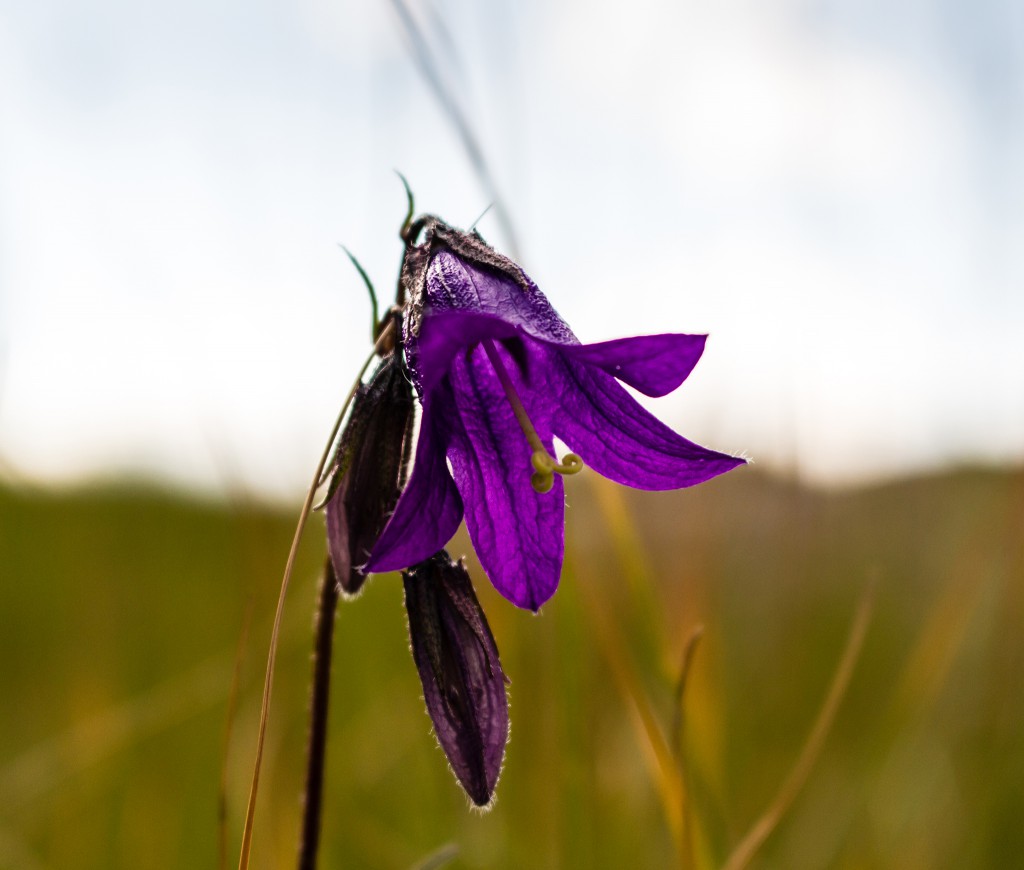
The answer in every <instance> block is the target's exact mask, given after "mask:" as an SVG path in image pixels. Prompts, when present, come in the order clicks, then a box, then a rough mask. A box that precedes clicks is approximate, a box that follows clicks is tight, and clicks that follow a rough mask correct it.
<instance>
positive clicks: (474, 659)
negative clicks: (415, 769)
mask: <svg viewBox="0 0 1024 870" xmlns="http://www.w3.org/2000/svg"><path fill="white" fill-rule="evenodd" d="M402 577H403V579H404V581H405V609H406V611H407V612H408V614H409V635H410V637H411V638H412V655H413V659H415V661H416V668H417V669H418V670H419V673H420V680H421V681H422V683H423V698H424V700H425V701H426V703H427V712H428V713H429V714H430V718H431V720H432V721H433V723H434V733H435V734H436V735H437V739H438V741H439V742H440V744H441V748H442V749H443V750H444V753H445V755H447V756H448V761H449V762H450V763H451V766H452V770H453V772H454V773H455V778H456V779H458V781H459V784H460V785H461V786H462V787H463V788H464V789H465V790H466V793H467V794H468V795H469V797H470V799H471V800H472V801H473V803H475V804H476V805H477V806H480V807H483V806H487V805H488V804H489V803H490V801H491V797H492V796H493V795H494V787H495V785H497V782H498V774H499V773H501V763H502V761H503V759H504V757H505V744H506V742H507V741H508V699H507V697H506V695H505V683H506V679H505V674H504V672H503V671H502V670H501V662H500V661H499V660H498V647H497V645H496V644H495V642H494V636H493V635H492V634H491V629H490V627H489V626H488V625H487V619H486V617H485V616H484V612H483V610H481V609H480V604H479V603H478V602H477V600H476V594H475V593H474V592H473V584H472V583H471V582H470V579H469V574H468V573H467V572H466V569H465V568H464V567H463V565H462V563H461V562H453V561H452V560H451V557H449V555H448V553H446V552H444V551H441V552H440V553H438V554H437V555H436V556H433V557H432V558H430V559H427V561H425V562H421V563H420V564H419V565H416V566H415V567H414V568H412V569H411V570H409V571H405V572H403V574H402Z"/></svg>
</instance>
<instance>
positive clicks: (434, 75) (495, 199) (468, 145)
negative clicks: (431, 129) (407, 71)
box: [391, 0, 521, 261]
mask: <svg viewBox="0 0 1024 870" xmlns="http://www.w3.org/2000/svg"><path fill="white" fill-rule="evenodd" d="M391 5H392V6H394V7H395V12H397V13H398V18H399V20H400V21H401V22H402V27H403V29H404V30H405V35H406V37H408V39H409V44H410V46H411V48H412V52H413V57H414V59H415V61H416V64H417V66H418V67H419V70H420V73H421V74H422V76H423V78H424V79H425V80H426V82H427V84H428V85H429V86H430V89H431V90H432V91H433V93H434V96H435V97H436V98H437V101H438V102H439V103H440V104H441V109H442V110H443V111H444V113H445V115H446V116H447V117H448V120H449V121H450V122H451V125H452V126H453V127H454V128H455V132H456V133H457V134H458V136H459V138H460V139H461V140H462V147H463V148H465V149H466V156H467V157H468V158H469V163H470V165H471V166H472V167H473V170H474V172H476V175H477V178H478V179H480V184H481V186H482V187H483V189H484V194H485V195H486V196H487V198H488V199H489V200H491V202H492V203H493V205H494V214H495V216H496V217H497V218H498V223H499V224H500V225H501V230H502V232H503V233H504V234H505V239H506V241H507V243H508V253H509V255H510V256H511V257H512V259H513V260H517V261H518V260H519V259H521V258H520V256H519V242H518V239H517V234H516V231H515V227H514V226H513V225H512V218H511V216H510V215H509V213H508V209H507V208H506V207H505V200H504V198H503V197H502V196H501V195H500V194H499V193H498V187H497V185H496V184H495V182H494V176H493V175H492V174H491V168H490V165H489V164H488V162H487V158H486V157H485V156H484V151H483V148H482V147H481V145H480V141H479V139H478V138H477V135H476V132H475V131H474V130H473V127H472V126H471V125H470V123H469V121H468V119H467V118H466V114H465V112H463V111H462V108H461V107H460V106H459V104H458V102H457V100H456V99H455V97H454V95H453V93H452V89H451V88H449V87H448V85H447V84H446V83H445V82H444V80H443V78H442V76H441V70H440V67H439V65H438V63H437V57H436V55H435V53H434V52H433V51H432V50H431V48H430V44H429V43H428V41H427V38H426V36H425V35H424V33H423V30H422V28H421V27H420V26H419V24H418V23H417V22H416V19H415V18H414V17H413V15H412V13H411V12H410V11H409V7H408V6H407V5H406V3H405V0H391Z"/></svg>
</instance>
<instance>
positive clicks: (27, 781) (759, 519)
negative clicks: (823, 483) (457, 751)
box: [0, 468, 1024, 870]
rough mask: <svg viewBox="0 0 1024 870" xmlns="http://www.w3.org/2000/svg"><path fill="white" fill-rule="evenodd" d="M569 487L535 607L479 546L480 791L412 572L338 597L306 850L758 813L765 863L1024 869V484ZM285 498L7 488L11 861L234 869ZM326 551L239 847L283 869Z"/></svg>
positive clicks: (602, 851) (663, 844)
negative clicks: (487, 647) (420, 623)
mask: <svg viewBox="0 0 1024 870" xmlns="http://www.w3.org/2000/svg"><path fill="white" fill-rule="evenodd" d="M567 489H568V502H569V509H568V520H567V529H566V538H567V554H566V565H565V571H564V574H563V578H562V584H561V587H560V589H559V591H558V593H557V595H556V596H555V598H554V599H553V600H552V601H551V602H550V603H549V604H548V605H547V606H546V607H545V608H544V609H543V611H542V613H541V614H540V615H539V616H536V617H535V616H531V615H530V614H527V613H524V612H520V611H517V610H515V609H514V608H513V607H511V606H510V605H508V604H507V603H505V602H504V601H503V600H501V599H500V598H499V597H498V596H497V595H496V594H495V593H494V592H493V590H492V589H491V588H490V586H489V585H488V584H487V582H486V580H485V579H484V577H483V575H482V573H481V572H480V570H479V567H478V566H477V565H476V563H475V562H474V561H473V559H472V557H470V560H469V561H470V565H471V571H472V573H473V577H474V582H475V583H476V586H477V590H478V594H479V596H480V598H481V601H482V603H483V605H484V607H485V609H486V611H487V613H488V615H489V618H490V621H491V625H492V627H493V630H494V634H495V635H496V638H497V641H498V644H499V647H500V649H501V653H502V659H503V662H504V665H505V669H506V671H507V672H508V674H509V675H510V677H511V680H512V684H511V687H510V698H511V715H512V735H511V741H510V743H509V747H508V755H507V760H506V764H505V768H504V772H503V774H502V778H501V782H500V784H499V786H498V793H497V801H496V804H495V805H494V807H493V809H491V811H490V812H488V813H483V814H482V813H479V812H475V811H471V810H470V809H469V806H468V801H467V800H466V798H465V797H464V796H463V795H462V793H461V792H460V790H459V789H458V788H457V786H456V785H455V783H454V780H453V779H452V777H451V775H450V773H449V772H448V769H447V765H446V762H445V760H444V757H443V755H442V753H441V751H440V750H439V749H438V748H437V746H436V744H435V741H434V738H433V737H432V735H431V733H430V726H429V721H428V719H427V716H426V713H425V711H424V708H423V702H422V698H421V695H420V688H419V685H418V681H417V676H416V671H415V668H414V667H413V664H412V660H411V656H410V654H409V649H408V640H407V637H406V626H405V616H404V612H403V607H402V598H401V584H400V582H398V578H397V576H396V575H385V576H379V577H376V578H374V579H373V580H372V581H371V582H370V583H369V584H368V587H367V589H366V591H365V592H364V594H363V595H362V596H361V597H360V598H359V599H358V600H356V601H353V602H343V603H342V604H341V606H340V608H339V613H338V620H337V636H336V647H335V657H334V663H335V667H334V677H333V689H332V691H333V695H332V709H331V719H330V736H329V745H328V769H327V794H326V807H325V815H324V835H323V846H322V852H321V858H322V860H321V866H322V867H324V868H337V867H354V868H361V867H366V868H377V867H380V868H392V867H395V868H406V867H413V866H416V865H417V864H418V863H420V862H426V866H429V865H430V857H431V856H434V857H435V858H437V859H438V861H440V859H441V858H442V857H444V856H454V857H451V858H450V861H449V862H448V863H447V864H446V866H449V867H453V868H458V867H464V868H484V867H486V868H555V867H569V868H575V867H588V868H589V867H609V868H621V867H652V868H660V867H673V866H678V865H680V864H685V865H688V866H694V867H699V868H712V867H720V866H723V865H725V863H726V862H727V860H728V859H729V857H730V855H734V850H735V849H736V847H737V846H738V845H739V844H740V843H741V842H744V838H746V837H747V836H748V834H750V832H751V830H752V829H754V828H755V826H756V825H757V824H758V822H759V820H762V824H763V823H764V821H765V820H766V816H765V814H766V812H768V813H769V818H767V820H768V821H769V822H774V823H775V824H771V823H769V824H768V825H767V828H764V827H762V829H761V830H762V832H763V833H766V834H767V836H766V837H765V838H764V842H763V844H762V845H761V846H760V848H758V849H756V850H755V851H754V853H753V857H752V859H751V861H750V864H749V866H753V867H763V868H823V867H838V868H875V867H877V868H889V867H900V868H933V867H956V868H963V867H986V868H987V867H1015V866H1024V824H1022V820H1024V546H1022V540H1024V472H1022V471H1021V470H991V469H989V470H985V469H967V470H956V471H949V472H947V473H942V474H938V475H934V476H928V477H920V478H916V479H906V480H902V481H898V482H893V483H888V484H885V485H881V486H873V487H868V488H862V489H853V490H842V491H821V490H817V489H813V488H808V487H806V486H802V485H799V484H798V483H796V482H793V481H791V480H784V479H781V478H778V477H772V476H769V475H767V474H765V473H763V472H761V471H759V470H757V469H756V468H748V469H741V470H738V471H736V472H733V473H732V474H729V475H727V476H726V477H724V478H722V479H719V480H715V481H713V482H711V483H709V484H707V485H704V486H701V487H698V488H696V489H693V490H686V491H680V492H672V493H642V492H632V491H628V490H624V489H620V488H617V487H614V486H612V485H610V484H608V483H606V482H605V481H602V480H600V479H599V478H596V477H595V476H593V475H591V474H589V473H585V474H584V475H582V476H581V478H580V479H575V480H573V481H570V483H569V485H568V487H567ZM297 510H298V505H297V504H296V505H288V506H284V507H282V506H280V505H266V504H260V503H257V502H256V501H254V500H252V499H248V498H245V497H244V496H243V495H242V494H238V495H236V497H235V498H234V499H233V500H232V501H230V502H218V501H214V500H201V499H199V498H197V497H189V496H186V495H181V494H178V493H174V492H170V491H161V490H159V489H156V488H153V487H152V486H147V485H141V484H140V485H126V484H120V485H117V486H110V487H105V486H94V487H91V488H87V489H80V490H77V491H72V492H49V491H41V490H35V489H26V488H10V487H8V488H6V489H0V576H2V581H0V698H2V706H0V709H2V713H0V868H3V870H23V868H24V870H28V868H83V870H85V868H111V867H125V868H199V867H217V866H228V867H234V866H236V864H237V855H238V844H239V840H240V834H241V827H242V817H243V813H244V808H245V800H246V795H247V791H248V782H249V776H250V773H251V765H252V759H253V748H254V743H255V734H256V726H257V719H258V711H259V699H260V691H261V685H262V672H263V665H264V661H265V655H266V649H267V644H268V640H269V631H270V622H271V619H272V616H273V607H274V602H275V599H276V596H277V591H278V583H279V581H280V575H281V570H282V568H283V565H284V561H285V557H286V554H287V550H288V545H289V541H290V538H291V534H292V531H293V529H294V523H295V519H296V516H295V515H296V512H297ZM451 549H452V551H453V553H455V554H456V555H458V554H460V553H467V554H468V553H470V552H471V551H470V548H469V546H468V542H467V541H466V539H465V538H464V537H462V536H461V535H460V537H459V538H458V539H457V540H456V541H455V543H454V545H453V547H452V548H451ZM322 559H323V539H322V521H321V519H320V518H319V517H317V518H316V519H314V521H313V522H312V523H311V525H310V528H309V531H308V533H307V536H306V539H305V542H304V544H303V547H302V550H301V554H300V558H299V565H298V570H297V572H296V576H295V581H294V584H293V587H292V589H291V591H290V593H289V597H288V602H287V607H286V611H285V622H284V632H283V636H282V642H281V652H280V660H279V664H278V671H277V677H276V683H275V694H274V700H273V708H272V714H271V719H270V726H269V732H268V740H267V754H266V761H265V768H264V775H263V781H262V791H261V799H260V802H259V807H258V813H257V817H256V821H257V824H256V832H255V840H254V854H253V863H252V866H253V867H254V868H278V867H289V866H293V865H294V860H295V855H296V840H297V831H298V821H299V810H300V789H301V779H302V769H303V764H304V749H305V747H304V744H305V732H306V721H305V714H306V708H307V688H308V680H309V670H310V651H311V645H312V633H311V631H312V613H313V608H314V599H315V593H316V584H317V580H318V576H317V575H318V572H319V569H320V566H321V562H322ZM869 611H870V621H869V622H867V623H866V632H864V633H863V634H862V635H858V626H859V628H863V627H864V625H865V622H864V621H863V620H864V617H865V615H866V614H868V613H869ZM247 613H248V614H249V616H247ZM858 613H859V614H860V617H859V619H860V622H858V621H857V620H858V616H857V614H858ZM247 624H248V625H249V626H250V627H249V630H248V633H247V634H246V633H245V626H246V625H247ZM698 626H703V633H702V634H701V635H700V637H699V641H695V642H694V643H693V644H688V642H689V641H690V640H691V639H693V638H694V637H696V634H695V629H697V627H698ZM851 629H852V635H851ZM861 638H862V640H863V643H861V644H858V640H859V639H861ZM688 645H690V647H691V653H692V655H691V657H690V666H689V669H688V672H687V678H686V680H685V685H684V686H682V690H681V691H680V675H681V670H682V662H683V659H684V651H685V649H686V648H687V646H688ZM239 649H241V657H240V658H239V656H238V651H239ZM844 655H845V656H846V660H847V664H850V663H851V662H852V663H853V665H854V667H853V670H852V674H850V677H849V680H848V683H847V682H845V681H844V679H843V673H842V672H840V673H839V676H838V677H837V669H840V661H841V660H842V659H843V657H844ZM236 659H237V660H239V661H240V666H239V668H238V669H237V676H238V679H237V686H238V689H237V697H236V699H235V703H234V704H232V697H233V692H232V684H233V675H234V674H235V673H236V668H235V661H236ZM840 671H841V669H840ZM844 688H845V692H843V691H842V690H843V689H844ZM680 695H681V701H680ZM828 698H831V700H827V699H828ZM232 706H233V708H234V710H235V714H234V717H233V723H234V724H233V728H232V729H231V731H230V735H229V734H228V732H227V729H226V723H227V722H228V719H229V715H228V711H229V707H232ZM823 707H824V708H825V713H824V718H823V719H822V718H821V713H822V709H823ZM816 722H819V727H818V730H817V732H816V736H815V737H810V735H811V733H812V730H813V729H814V727H815V723H816ZM809 739H810V743H809V742H808V741H809ZM801 758H803V761H799V760H800V759H801ZM795 768H796V770H797V772H796V774H795V778H794V775H793V771H794V769H795ZM222 782H223V783H224V785H223V787H222ZM787 782H789V785H788V786H787V785H785V784H786V783H787ZM798 786H800V787H799V788H797V787H798ZM780 790H781V792H782V794H781V797H780ZM222 793H223V795H224V799H225V800H224V804H223V812H224V814H225V817H226V818H225V821H224V823H223V824H221V823H220V822H219V818H220V815H221V810H222V804H221V794H222ZM787 797H790V798H792V800H791V801H787ZM773 807H774V810H775V811H777V812H774V814H772V812H771V808H773ZM746 842H747V843H748V844H749V843H750V842H751V841H750V840H747V841H746ZM456 850H457V854H455V853H456ZM735 857H736V856H735V855H734V858H735ZM435 863H436V862H435ZM732 866H737V865H736V864H733V865H732Z"/></svg>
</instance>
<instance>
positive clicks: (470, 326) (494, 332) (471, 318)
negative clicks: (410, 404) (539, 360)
mask: <svg viewBox="0 0 1024 870" xmlns="http://www.w3.org/2000/svg"><path fill="white" fill-rule="evenodd" d="M517 335H522V330H521V329H520V328H518V327H517V326H516V325H515V324H512V323H509V322H508V321H506V320H502V319H501V318H500V317H495V316H494V315H492V314H480V313H478V312H475V311H437V312H434V311H430V312H428V313H427V315H426V316H425V317H424V318H423V326H422V327H421V328H420V337H419V346H418V358H419V366H420V372H421V374H420V377H421V385H422V387H423V393H424V395H426V394H427V393H429V392H430V391H431V390H433V389H434V388H435V387H436V386H437V385H438V384H439V383H440V382H441V381H442V380H443V379H444V376H445V375H446V374H447V373H448V369H449V368H450V367H451V364H452V363H453V362H454V360H455V358H456V357H457V356H458V355H459V354H460V353H461V352H462V351H464V350H465V349H466V348H467V347H472V346H473V345H477V344H479V343H480V342H482V341H485V340H487V339H495V340H501V339H507V338H512V337H514V336H517Z"/></svg>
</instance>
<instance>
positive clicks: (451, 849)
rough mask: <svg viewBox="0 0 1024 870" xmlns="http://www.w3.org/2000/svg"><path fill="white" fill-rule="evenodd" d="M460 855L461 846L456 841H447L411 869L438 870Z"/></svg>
mask: <svg viewBox="0 0 1024 870" xmlns="http://www.w3.org/2000/svg"><path fill="white" fill-rule="evenodd" d="M458 857H459V847H458V846H456V845H455V844H454V843H446V844H445V845H444V846H442V847H441V848H440V849H438V850H437V851H436V852H433V853H431V854H430V855H427V857H426V858H424V859H423V860H422V861H417V862H416V863H415V864H413V866H412V867H411V868H410V870H437V868H438V867H443V866H444V865H445V864H447V863H448V862H449V861H454V860H455V859H456V858H458Z"/></svg>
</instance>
